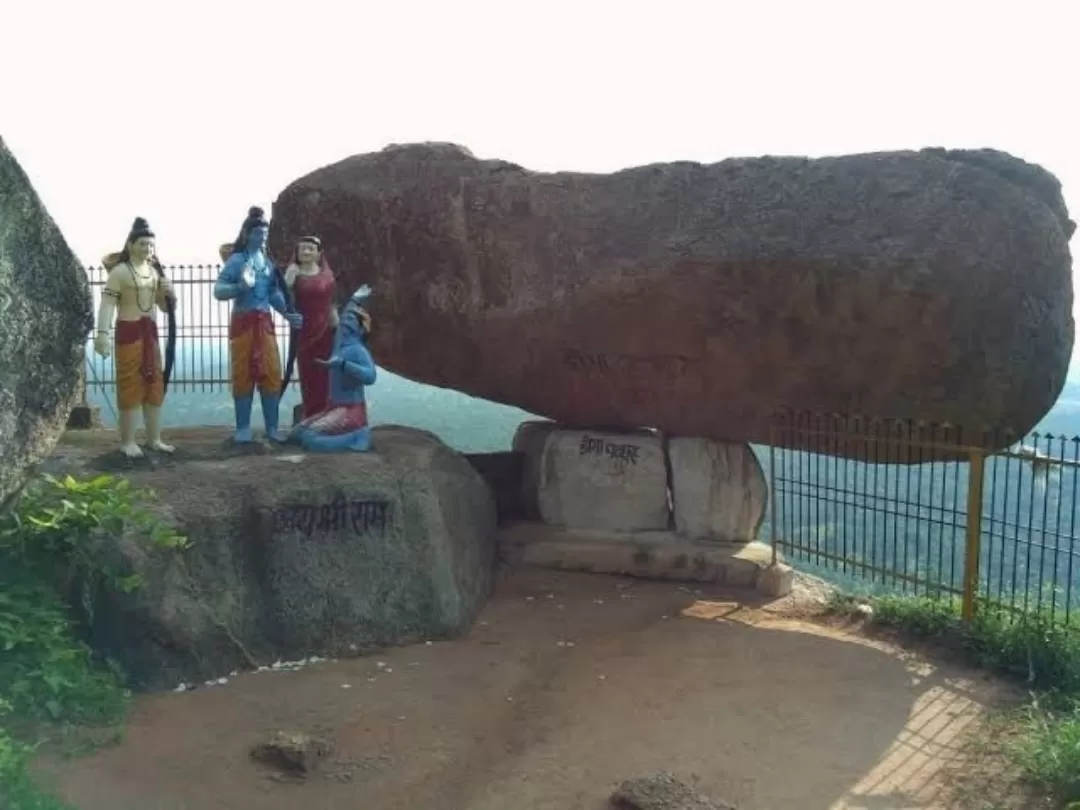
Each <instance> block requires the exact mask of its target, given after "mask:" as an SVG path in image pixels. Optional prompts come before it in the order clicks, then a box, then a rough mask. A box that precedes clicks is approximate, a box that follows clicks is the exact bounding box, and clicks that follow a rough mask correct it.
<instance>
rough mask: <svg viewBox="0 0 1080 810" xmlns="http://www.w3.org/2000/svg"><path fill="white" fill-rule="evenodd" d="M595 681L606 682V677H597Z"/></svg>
mask: <svg viewBox="0 0 1080 810" xmlns="http://www.w3.org/2000/svg"><path fill="white" fill-rule="evenodd" d="M596 680H598V681H606V680H607V675H597V676H596Z"/></svg>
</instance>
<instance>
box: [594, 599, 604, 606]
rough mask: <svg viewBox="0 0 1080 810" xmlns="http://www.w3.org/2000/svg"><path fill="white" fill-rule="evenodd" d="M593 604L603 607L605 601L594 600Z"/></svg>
mask: <svg viewBox="0 0 1080 810" xmlns="http://www.w3.org/2000/svg"><path fill="white" fill-rule="evenodd" d="M593 604H594V605H602V604H604V600H603V599H593Z"/></svg>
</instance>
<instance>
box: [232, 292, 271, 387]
mask: <svg viewBox="0 0 1080 810" xmlns="http://www.w3.org/2000/svg"><path fill="white" fill-rule="evenodd" d="M229 360H230V363H231V366H232V369H231V371H232V392H233V396H234V397H250V396H251V395H252V394H253V393H254V391H255V386H258V387H259V392H260V393H262V394H280V393H281V354H280V352H278V345H277V336H276V335H275V334H274V320H273V318H271V317H270V313H269V312H239V313H237V314H235V315H233V317H232V321H231V322H230V323H229Z"/></svg>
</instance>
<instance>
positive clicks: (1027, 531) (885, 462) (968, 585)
mask: <svg viewBox="0 0 1080 810" xmlns="http://www.w3.org/2000/svg"><path fill="white" fill-rule="evenodd" d="M765 455H766V456H767V459H766V460H764V463H765V464H766V465H767V467H768V477H769V480H770V494H771V507H770V514H769V524H770V525H769V531H768V535H769V536H770V537H771V539H772V543H773V548H774V550H775V551H776V552H777V553H781V554H783V555H784V556H785V557H788V558H790V559H792V560H793V561H795V560H798V561H800V562H801V563H804V564H807V565H809V566H810V567H812V568H818V569H821V570H822V571H828V572H833V573H837V574H840V575H841V576H845V575H846V576H847V577H850V578H851V579H852V580H857V581H862V582H864V583H866V584H869V585H870V587H871V589H875V590H881V591H901V592H907V593H912V594H917V595H928V596H933V597H943V596H944V597H955V598H957V599H959V600H960V601H961V604H962V611H963V615H964V617H965V618H967V619H970V618H972V617H973V616H974V615H975V612H976V610H977V609H982V608H983V607H990V608H994V609H1003V610H1007V611H1010V612H1018V613H1032V612H1037V613H1040V614H1043V615H1045V616H1047V617H1048V618H1051V619H1053V620H1054V621H1059V622H1066V623H1068V622H1072V621H1075V613H1076V607H1077V600H1078V599H1080V549H1078V546H1077V542H1076V528H1077V521H1078V517H1080V514H1078V508H1080V503H1078V499H1077V487H1078V484H1080V437H1077V436H1074V437H1066V436H1053V435H1049V434H1039V433H1033V434H1030V435H1029V436H1026V437H1017V436H1014V435H1009V434H1007V433H1003V434H1001V435H992V434H988V433H986V432H980V433H979V434H978V435H974V434H972V435H968V436H965V435H964V431H962V430H960V429H957V428H955V427H952V426H947V425H941V426H938V425H927V424H923V423H916V422H911V421H906V420H882V419H877V420H875V419H863V418H859V417H841V416H824V415H817V414H807V413H800V414H778V415H776V416H775V417H774V419H773V424H772V429H771V441H770V447H769V448H768V449H767V450H766V451H765Z"/></svg>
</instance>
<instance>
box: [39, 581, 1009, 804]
mask: <svg viewBox="0 0 1080 810" xmlns="http://www.w3.org/2000/svg"><path fill="white" fill-rule="evenodd" d="M827 593H828V589H827V587H825V586H824V585H823V584H821V583H818V582H817V581H816V580H813V579H810V578H804V577H800V579H799V582H798V587H797V588H796V591H795V593H794V594H793V595H792V596H791V597H788V598H786V599H784V600H781V601H779V602H774V603H772V604H768V605H765V604H759V603H752V602H747V601H745V597H746V594H737V593H723V592H719V591H715V590H710V589H708V588H703V589H702V588H696V587H693V586H687V585H678V584H676V583H650V582H643V581H630V580H623V579H620V578H616V577H607V576H600V575H588V574H568V573H557V572H549V571H544V570H539V569H529V568H517V569H508V570H506V571H504V573H503V575H502V577H501V578H500V581H499V584H498V590H497V593H496V595H495V597H494V598H493V600H492V601H491V602H490V604H489V605H488V607H487V608H486V610H485V611H484V613H483V615H482V617H481V621H480V622H479V623H478V624H477V625H476V626H475V628H474V630H473V631H472V632H471V633H470V634H469V635H468V636H467V637H466V638H463V639H460V640H457V641H451V642H435V643H429V644H419V645H416V646H412V647H405V648H400V649H394V650H387V651H385V652H383V653H380V654H378V655H376V656H374V657H363V658H355V659H351V660H338V661H326V662H317V663H315V664H313V665H310V666H306V667H304V668H301V669H299V670H294V671H276V672H275V671H266V672H260V673H252V674H242V675H239V676H237V677H234V678H231V679H229V681H228V682H227V683H225V684H223V685H218V686H214V687H210V688H206V687H203V688H199V689H197V690H195V691H189V692H185V693H178V694H159V695H153V696H148V697H144V698H141V699H140V700H139V701H138V703H137V707H136V710H135V713H134V716H133V717H132V719H131V722H130V724H129V728H128V731H127V734H126V736H125V739H124V741H123V742H122V744H120V745H119V746H117V747H112V748H109V749H105V750H101V751H99V752H98V753H96V754H94V755H92V756H90V757H87V758H84V759H78V760H74V761H70V762H63V763H53V764H52V765H51V766H49V767H50V768H53V769H55V773H56V774H57V775H58V776H59V778H60V782H61V784H62V786H63V789H64V792H65V794H66V795H67V796H68V797H69V798H70V799H72V800H74V801H77V802H78V805H79V807H80V808H81V810H127V808H132V809H133V810H134V809H135V808H138V809H139V810H181V808H191V807H198V808H200V810H216V809H217V808H220V810H226V808H227V809H228V810H247V809H248V808H252V809H253V808H259V810H279V808H280V810H286V808H288V810H292V809H293V808H296V807H300V806H307V807H312V808H315V807H318V808H326V810H338V809H339V808H340V809H341V810H344V809H345V808H349V810H352V809H353V808H356V807H358V806H365V807H378V808H380V810H394V808H410V809H411V808H417V807H425V808H445V809H446V810H504V808H511V807H512V808H516V810H548V808H551V810H555V808H558V810H571V809H574V808H576V809H577V810H601V808H607V807H609V806H610V805H609V797H611V795H612V793H613V791H616V790H617V789H618V788H619V786H620V785H622V784H624V783H625V782H626V781H627V780H635V779H640V778H642V777H648V776H650V775H653V774H657V773H660V772H668V773H669V774H670V775H672V776H673V777H675V778H677V779H678V780H679V781H680V782H681V783H682V784H684V785H686V786H687V787H688V788H691V789H692V790H693V791H694V792H695V793H697V794H699V795H700V796H704V797H708V800H709V801H711V802H715V804H716V806H723V805H725V804H731V805H734V806H736V807H739V808H743V809H744V810H766V808H768V809H770V810H771V809H776V810H780V809H781V808H782V809H783V810H786V809H787V808H795V807H798V808H805V809H806V810H813V809H814V808H820V809H821V810H826V808H829V809H830V810H831V809H832V808H867V809H868V810H869V809H870V808H874V809H877V808H915V807H918V808H937V807H954V806H971V807H975V806H988V805H963V804H958V802H960V800H961V798H962V797H961V796H960V795H959V793H958V791H963V790H968V789H969V788H970V787H971V779H970V778H968V779H967V780H966V781H965V780H963V779H959V778H958V776H957V774H958V773H960V772H961V771H967V772H969V773H974V774H979V773H986V772H987V769H988V768H989V769H990V770H993V769H995V768H998V765H997V764H996V763H987V762H979V761H976V760H977V759H978V756H977V755H976V754H975V753H974V751H973V749H972V748H971V747H970V746H967V745H966V741H967V740H969V739H971V736H972V735H973V733H975V732H976V731H978V730H980V729H981V728H982V727H983V724H982V721H983V718H984V714H985V712H986V710H987V708H988V707H990V706H993V705H995V704H996V703H998V702H1000V701H1003V700H1006V699H1009V698H1010V697H1011V695H1010V694H1009V692H1008V691H1007V690H1006V689H1005V688H1004V687H1002V686H1000V685H997V684H995V683H994V682H993V681H991V680H989V679H988V678H986V677H985V676H983V675H981V674H979V673H973V672H970V671H967V670H965V669H963V668H960V667H958V666H955V665H953V664H949V663H944V662H935V661H933V660H930V659H928V658H924V657H922V656H919V655H916V654H913V653H905V652H902V651H900V650H899V649H898V648H896V647H894V646H892V645H890V644H888V643H886V642H884V641H880V640H871V639H868V638H866V637H864V636H863V635H862V634H860V633H859V632H858V628H857V627H856V626H831V627H830V626H823V625H822V624H820V623H817V622H811V621H807V619H806V617H808V616H812V615H813V614H815V613H817V612H818V611H819V609H820V606H821V604H822V602H823V601H824V599H825V598H826V597H827ZM268 663H273V662H268ZM279 732H284V733H285V734H286V735H292V738H297V735H309V736H310V737H312V738H315V739H317V740H319V741H321V742H322V743H325V744H326V745H327V746H328V748H329V753H328V754H326V755H324V756H319V757H317V758H316V760H317V762H316V764H315V765H313V766H312V767H313V768H314V769H313V770H312V771H311V772H310V773H308V774H307V775H303V774H302V773H301V774H299V775H297V774H291V773H287V772H284V773H283V772H282V771H281V770H280V769H278V768H275V767H273V766H270V765H267V764H265V759H266V758H265V757H262V758H261V759H256V758H254V757H253V756H252V750H253V749H254V748H257V747H258V746H259V744H260V743H265V742H267V741H268V740H270V741H273V739H274V738H275V735H279ZM279 736H280V735H279ZM313 761H315V760H313ZM998 770H1000V769H999V768H998ZM975 787H979V786H978V785H976V786H975ZM996 798H997V799H1002V798H1003V797H1001V796H997V797H996ZM656 806H669V805H656ZM676 810H677V808H676Z"/></svg>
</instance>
